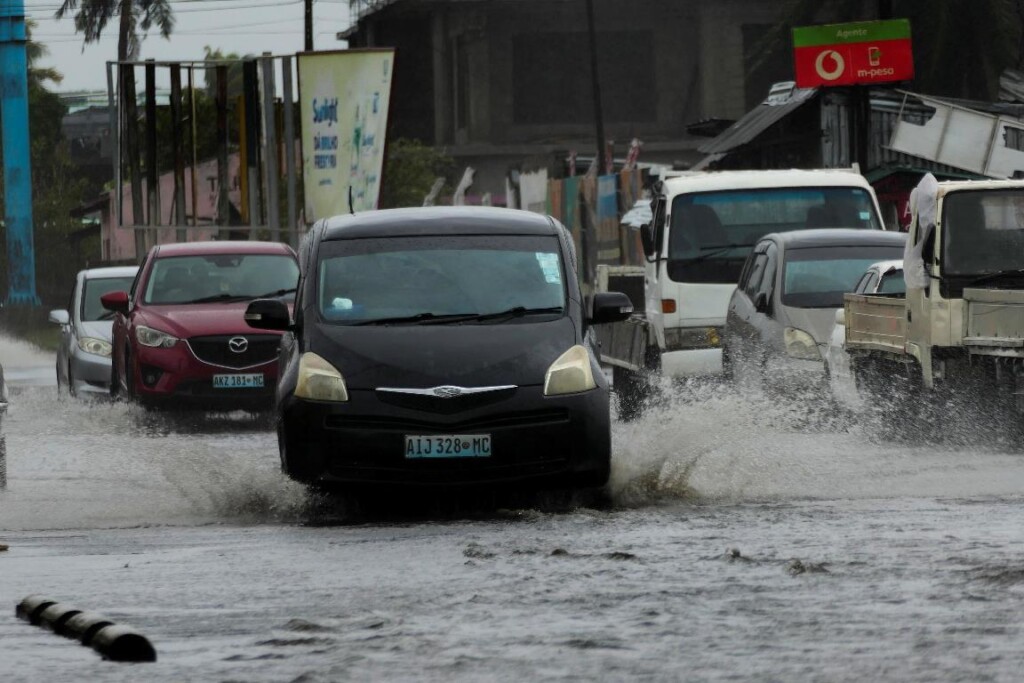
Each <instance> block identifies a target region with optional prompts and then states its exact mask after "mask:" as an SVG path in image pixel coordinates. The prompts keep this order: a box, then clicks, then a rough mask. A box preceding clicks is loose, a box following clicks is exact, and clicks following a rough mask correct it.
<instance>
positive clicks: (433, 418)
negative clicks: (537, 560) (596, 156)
mask: <svg viewBox="0 0 1024 683" xmlns="http://www.w3.org/2000/svg"><path fill="white" fill-rule="evenodd" d="M299 257H300V266H301V274H300V278H299V283H298V292H297V294H296V299H295V309H294V319H292V317H291V315H290V313H289V310H288V308H287V306H286V304H285V303H283V302H281V301H280V300H275V299H265V300H257V301H254V302H252V303H251V304H250V306H249V308H248V310H247V312H246V320H247V321H248V322H249V324H250V325H251V326H252V327H255V328H259V329H271V330H285V332H286V334H285V335H284V336H283V338H282V341H281V354H280V361H279V362H280V364H281V367H280V374H279V381H278V386H277V417H278V421H277V429H278V443H279V447H280V453H281V464H282V468H283V470H284V471H285V473H286V474H288V475H289V476H291V477H292V478H293V479H296V480H299V481H302V482H305V483H309V484H315V485H318V486H328V487H330V486H346V485H361V486H362V485H368V484H389V485H435V486H447V485H476V484H480V485H484V484H517V485H522V486H524V487H532V488H543V487H546V486H553V487H559V488H562V487H565V488H587V487H597V486H602V485H604V484H605V483H606V482H607V480H608V474H609V466H610V460H611V436H610V418H609V393H608V384H607V382H606V380H605V377H604V375H603V373H602V372H601V370H600V368H599V366H598V362H597V357H596V354H595V350H594V348H593V345H592V342H591V340H592V339H593V335H591V334H590V333H589V326H590V325H591V324H595V323H605V322H614V321H617V320H622V319H625V318H626V317H628V316H629V314H630V313H631V312H632V305H631V303H630V301H629V299H628V298H627V297H626V296H625V295H624V294H620V293H617V292H606V293H600V294H596V295H595V296H594V297H593V299H592V303H591V306H590V308H591V310H590V312H589V313H588V312H587V311H586V310H585V309H586V308H587V306H586V305H585V303H584V298H583V296H582V294H581V292H580V287H579V282H578V277H577V265H576V255H575V251H574V248H573V243H572V240H571V238H570V235H569V233H568V231H567V230H566V229H565V228H564V227H563V226H562V225H561V224H560V223H558V222H557V221H556V220H554V219H553V218H551V217H549V216H542V215H539V214H533V213H529V212H526V211H515V210H509V209H500V208H482V207H429V208H416V209H388V210H381V211H369V212H365V213H359V214H353V215H345V216H337V217H334V218H330V219H327V220H322V221H319V222H318V223H317V224H316V225H314V227H313V228H312V230H311V232H310V233H309V235H308V236H307V238H306V241H305V243H304V245H303V246H302V248H301V249H300V254H299Z"/></svg>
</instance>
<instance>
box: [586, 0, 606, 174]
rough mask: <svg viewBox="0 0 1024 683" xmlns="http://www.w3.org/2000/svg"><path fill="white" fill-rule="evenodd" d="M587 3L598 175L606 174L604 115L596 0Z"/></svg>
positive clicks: (587, 0)
mask: <svg viewBox="0 0 1024 683" xmlns="http://www.w3.org/2000/svg"><path fill="white" fill-rule="evenodd" d="M586 3H587V31H588V33H589V34H590V77H591V80H592V83H593V92H594V123H595V125H596V127H597V175H599V176H600V175H602V174H603V173H604V172H605V168H606V166H605V163H606V160H605V141H604V113H603V112H602V109H601V81H600V79H599V78H598V77H597V30H596V29H595V28H594V0H586Z"/></svg>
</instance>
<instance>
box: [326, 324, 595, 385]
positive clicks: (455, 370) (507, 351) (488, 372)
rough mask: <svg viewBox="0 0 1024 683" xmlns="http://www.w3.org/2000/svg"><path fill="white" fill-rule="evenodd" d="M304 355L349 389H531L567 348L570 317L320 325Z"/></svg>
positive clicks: (571, 327)
mask: <svg viewBox="0 0 1024 683" xmlns="http://www.w3.org/2000/svg"><path fill="white" fill-rule="evenodd" d="M314 329H315V333H314V334H311V335H310V337H309V347H308V348H309V350H310V351H313V352H314V353H316V354H318V355H320V356H322V357H323V358H324V359H326V360H327V361H328V362H330V363H331V364H332V365H334V366H335V367H336V368H337V369H338V370H339V371H340V372H341V374H342V376H343V377H344V378H345V384H346V385H347V386H348V387H349V388H350V389H376V388H379V387H395V388H426V387H435V386H440V385H445V384H450V385H456V386H462V387H484V386H503V385H516V386H536V385H542V384H543V383H544V374H545V373H546V372H547V369H548V368H549V367H550V366H551V364H552V363H553V362H554V361H555V360H556V359H557V358H558V357H559V356H561V355H562V354H563V353H565V352H566V351H567V350H568V349H569V348H570V347H572V346H573V344H575V343H576V331H575V327H574V325H573V323H572V320H571V319H569V318H568V317H564V318H560V319H558V320H552V321H547V322H537V323H505V324H501V325H473V324H467V325H392V326H372V325H371V326H336V325H318V326H316V327H315V328H314Z"/></svg>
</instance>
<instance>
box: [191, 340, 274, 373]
mask: <svg viewBox="0 0 1024 683" xmlns="http://www.w3.org/2000/svg"><path fill="white" fill-rule="evenodd" d="M239 338H242V339H245V340H246V342H247V347H246V349H245V350H244V351H242V352H241V353H237V352H235V351H232V350H231V347H230V346H229V342H230V341H231V340H232V339H239ZM186 341H187V342H188V345H189V348H190V349H192V353H193V355H195V357H196V358H198V359H199V360H201V361H203V362H204V363H209V364H210V365H219V366H221V367H225V368H235V369H240V368H249V367H252V366H254V365H261V364H263V363H268V362H270V361H272V360H275V359H276V358H277V352H278V349H279V348H280V346H281V337H280V335H276V334H230V335H226V334H222V335H216V336H209V337H192V338H190V339H188V340H186Z"/></svg>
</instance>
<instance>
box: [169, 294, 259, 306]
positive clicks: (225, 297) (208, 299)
mask: <svg viewBox="0 0 1024 683" xmlns="http://www.w3.org/2000/svg"><path fill="white" fill-rule="evenodd" d="M251 298H252V297H251V296H239V295H237V294H224V293H222V294H214V295H213V296H204V297H201V298H199V299H192V300H191V301H183V302H182V303H184V304H210V303H213V302H218V303H219V302H225V303H226V302H233V301H248V300H249V299H251Z"/></svg>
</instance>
